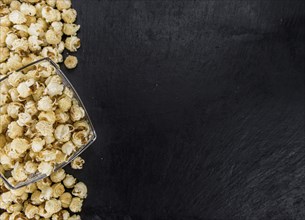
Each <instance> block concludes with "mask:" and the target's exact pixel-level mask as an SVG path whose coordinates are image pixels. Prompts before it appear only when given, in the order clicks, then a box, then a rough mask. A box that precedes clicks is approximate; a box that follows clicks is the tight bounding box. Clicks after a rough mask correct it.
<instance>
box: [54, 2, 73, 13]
mask: <svg viewBox="0 0 305 220" xmlns="http://www.w3.org/2000/svg"><path fill="white" fill-rule="evenodd" d="M71 5H72V3H71V0H57V1H56V7H57V9H58V10H60V11H62V10H64V9H68V8H71Z"/></svg>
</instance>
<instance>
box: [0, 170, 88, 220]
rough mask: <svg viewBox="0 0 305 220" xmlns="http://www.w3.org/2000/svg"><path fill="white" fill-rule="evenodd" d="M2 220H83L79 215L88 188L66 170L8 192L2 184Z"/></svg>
mask: <svg viewBox="0 0 305 220" xmlns="http://www.w3.org/2000/svg"><path fill="white" fill-rule="evenodd" d="M0 192H1V196H0V208H1V209H3V210H5V211H4V212H3V213H2V214H1V215H0V219H1V220H25V219H35V220H36V219H52V220H80V219H81V217H80V215H78V214H75V213H79V212H80V211H81V209H82V205H83V200H84V199H85V198H86V197H87V186H86V185H85V184H84V183H83V182H77V180H76V179H75V178H74V177H73V176H72V175H69V174H66V173H65V171H64V170H63V169H60V170H58V171H56V172H54V173H52V174H51V176H50V177H47V178H45V179H43V180H40V181H38V182H37V183H33V184H30V185H28V186H26V187H23V188H20V189H17V190H8V189H7V188H6V187H5V185H4V184H3V182H0Z"/></svg>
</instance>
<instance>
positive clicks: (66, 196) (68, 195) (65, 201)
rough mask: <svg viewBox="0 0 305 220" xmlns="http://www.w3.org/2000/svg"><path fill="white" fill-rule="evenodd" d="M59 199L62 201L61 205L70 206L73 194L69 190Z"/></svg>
mask: <svg viewBox="0 0 305 220" xmlns="http://www.w3.org/2000/svg"><path fill="white" fill-rule="evenodd" d="M59 201H60V202H61V205H62V207H63V208H69V206H70V204H71V201H72V195H71V193H69V192H65V193H63V194H62V195H61V196H60V197H59Z"/></svg>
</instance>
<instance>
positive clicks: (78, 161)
mask: <svg viewBox="0 0 305 220" xmlns="http://www.w3.org/2000/svg"><path fill="white" fill-rule="evenodd" d="M84 163H85V160H83V159H82V158H81V157H76V158H75V159H74V160H73V161H72V163H71V167H72V169H75V170H81V169H83V165H84Z"/></svg>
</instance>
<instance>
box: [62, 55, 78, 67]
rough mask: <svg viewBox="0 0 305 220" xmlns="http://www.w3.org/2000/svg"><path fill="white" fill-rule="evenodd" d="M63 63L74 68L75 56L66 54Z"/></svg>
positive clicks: (75, 64)
mask: <svg viewBox="0 0 305 220" xmlns="http://www.w3.org/2000/svg"><path fill="white" fill-rule="evenodd" d="M64 64H65V66H66V67H67V68H68V69H74V68H75V67H76V66H77V64H78V60H77V57H75V56H71V55H69V56H67V58H66V60H65V62H64Z"/></svg>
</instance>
